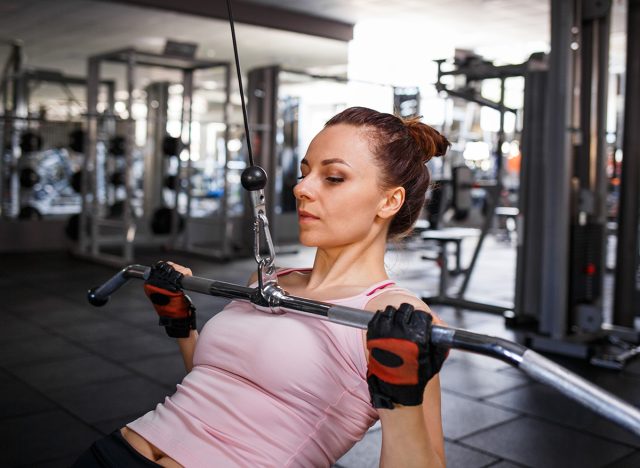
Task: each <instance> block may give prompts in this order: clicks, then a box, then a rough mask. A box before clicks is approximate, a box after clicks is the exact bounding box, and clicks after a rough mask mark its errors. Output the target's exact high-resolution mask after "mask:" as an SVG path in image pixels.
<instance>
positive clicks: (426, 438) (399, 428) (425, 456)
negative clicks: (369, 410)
mask: <svg viewBox="0 0 640 468" xmlns="http://www.w3.org/2000/svg"><path fill="white" fill-rule="evenodd" d="M378 415H379V416H380V423H381V424H382V451H381V454H380V466H381V467H394V466H402V467H407V468H410V467H429V468H431V467H434V468H435V467H437V468H440V467H444V466H446V463H445V455H444V437H443V434H442V421H441V415H440V379H439V378H438V377H437V376H436V377H434V378H433V379H431V380H430V381H429V383H428V384H427V388H426V389H425V396H424V402H423V403H422V405H419V406H400V405H396V407H395V408H394V409H392V410H389V409H379V410H378Z"/></svg>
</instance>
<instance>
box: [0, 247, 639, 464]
mask: <svg viewBox="0 0 640 468" xmlns="http://www.w3.org/2000/svg"><path fill="white" fill-rule="evenodd" d="M489 244H490V243H489ZM487 249H494V251H493V252H491V253H490V255H488V256H487V258H488V260H487V261H486V262H485V266H484V268H485V271H484V272H482V273H479V274H478V278H479V279H478V280H477V281H474V287H473V288H471V291H470V292H471V293H474V292H475V293H478V292H479V293H483V292H484V293H485V294H489V296H490V297H494V298H497V299H502V300H504V299H510V297H511V295H512V284H508V282H509V281H512V273H508V274H506V276H505V273H504V272H505V271H511V269H512V266H513V265H511V264H509V262H512V260H513V256H512V254H511V253H509V250H505V249H507V248H506V247H504V246H502V247H500V246H499V245H498V244H495V245H493V246H491V245H490V246H489V247H487ZM403 255H404V257H403V256H402V255H396V256H395V257H394V258H392V259H391V260H390V265H389V267H390V270H391V273H392V275H394V277H396V279H397V280H398V282H399V283H400V284H401V285H404V286H406V287H409V288H410V289H414V290H416V292H419V291H420V288H422V287H423V288H424V289H428V290H431V291H434V290H435V289H436V288H437V278H438V273H437V268H436V267H435V265H434V264H433V263H431V262H426V261H421V260H420V257H419V255H417V254H403ZM407 255H408V257H407ZM401 257H402V258H401ZM169 258H170V259H174V260H176V261H178V262H181V263H183V264H186V265H189V266H190V267H191V268H192V269H193V270H194V273H195V274H196V275H198V276H204V277H207V278H215V279H219V280H222V281H230V282H236V283H241V284H244V283H246V280H247V278H248V275H249V273H250V272H251V271H252V270H253V269H254V263H253V261H251V260H239V261H235V262H230V263H225V264H216V263H214V262H211V261H208V260H206V259H203V258H201V257H200V258H198V257H190V256H185V255H177V254H166V253H161V252H146V253H144V254H141V255H139V258H137V259H136V260H137V262H139V263H143V264H151V263H152V262H153V261H154V260H159V259H169ZM310 258H311V257H310V256H309V253H308V252H302V253H301V254H298V255H290V256H283V257H281V259H280V260H281V261H280V263H281V264H282V265H296V264H297V265H300V264H301V262H303V261H307V263H305V264H306V265H308V264H309V262H310ZM496 262H497V263H498V264H500V262H502V268H499V267H498V268H496ZM505 262H506V263H505ZM481 263H482V262H481ZM0 265H2V268H1V269H0V292H1V294H0V297H2V299H3V301H2V305H1V306H0V324H1V325H0V326H1V328H2V332H1V333H0V388H1V392H0V395H1V396H2V398H0V440H2V450H0V466H2V467H4V466H7V467H14V466H15V467H22V466H30V467H43V468H44V467H47V468H53V467H66V466H69V465H70V464H71V463H72V462H73V460H75V458H76V457H77V456H78V454H79V453H81V452H82V451H84V450H85V449H86V448H87V447H88V446H89V445H90V444H91V443H92V442H93V441H94V440H95V439H97V438H99V437H101V436H102V435H104V434H107V433H109V432H111V431H113V430H114V429H116V428H119V427H121V426H123V425H124V424H125V423H126V422H128V421H131V420H133V419H134V418H137V417H138V416H140V415H141V414H143V413H144V412H146V411H148V410H150V409H152V408H153V407H154V406H155V405H156V404H157V403H158V402H160V401H161V400H162V399H163V398H164V396H165V395H168V394H171V393H172V392H173V390H174V388H175V385H176V384H177V383H178V382H179V381H180V379H181V378H182V377H183V375H184V370H183V367H182V360H181V358H180V355H179V352H178V349H177V346H176V345H175V343H174V342H173V341H172V340H171V339H169V338H168V337H166V335H165V334H164V331H163V330H162V329H161V328H160V327H158V326H157V321H156V318H155V314H154V312H153V310H152V309H150V307H149V306H148V304H147V300H146V298H145V297H144V294H143V293H142V288H141V284H140V283H139V282H136V281H133V282H130V283H129V284H127V285H126V286H124V287H123V288H122V289H121V290H120V291H119V292H118V293H117V294H116V295H114V296H113V297H112V300H111V301H110V303H109V304H108V305H107V306H105V307H103V308H95V307H92V306H90V305H89V304H88V303H87V302H86V298H85V296H86V291H87V289H88V288H89V287H92V286H94V285H97V284H99V283H101V282H103V281H105V280H106V279H108V278H109V277H110V276H111V275H113V274H114V273H115V272H116V270H115V269H114V268H111V267H106V266H101V265H97V264H93V263H88V262H85V261H80V260H78V259H75V258H73V257H70V256H69V255H67V254H66V253H63V252H60V253H43V254H5V255H0ZM482 268H483V267H480V266H479V270H482ZM501 275H502V276H501ZM509 275H511V277H510V276H509ZM504 281H506V282H507V283H504ZM500 284H501V286H500V287H498V286H497V285H500ZM492 291H493V292H492ZM492 294H493V295H492ZM194 301H195V302H196V304H197V305H198V311H199V322H200V323H199V326H202V324H204V322H205V321H206V320H207V319H208V318H210V317H211V316H212V315H213V314H214V313H215V312H216V311H218V310H220V308H221V307H222V306H223V305H224V304H225V301H224V300H221V299H217V298H213V297H206V296H197V297H194ZM434 310H436V311H437V312H438V313H439V314H440V315H441V316H442V318H443V319H444V320H445V321H447V322H448V324H449V325H451V326H456V327H461V328H467V329H470V330H474V331H479V332H482V333H488V334H493V335H499V336H504V337H506V338H512V335H511V332H510V331H509V330H506V329H505V327H504V323H503V320H502V318H500V317H497V316H493V315H489V314H484V313H479V312H471V311H465V312H464V313H456V312H455V311H454V310H452V309H448V308H443V307H434ZM550 357H552V358H553V359H554V360H556V361H559V362H561V363H562V364H563V365H566V366H567V367H569V368H570V369H572V370H574V371H576V372H578V373H579V374H580V375H582V376H584V377H586V378H587V379H589V380H591V381H593V382H595V383H597V384H598V385H601V386H602V387H604V388H606V389H607V390H610V391H611V392H613V393H614V394H616V395H619V396H621V397H623V398H625V399H626V400H628V401H630V402H632V403H633V404H635V405H637V406H640V362H639V361H640V360H639V361H636V362H634V363H632V364H630V365H629V366H628V367H627V368H626V369H625V370H624V371H621V372H615V371H607V370H603V369H598V368H594V367H591V366H589V365H588V364H585V363H583V362H579V361H575V360H571V359H568V358H559V357H553V356H550ZM441 377H442V387H443V400H442V401H443V423H444V430H445V436H446V451H447V459H448V466H449V467H453V468H456V467H462V468H474V467H489V466H491V467H500V468H509V467H518V466H527V467H545V468H551V467H562V468H568V467H576V468H577V467H579V468H588V467H612V468H613V467H615V468H622V467H629V468H632V467H640V438H638V437H636V436H633V435H631V434H630V433H628V432H626V431H625V430H623V429H621V428H619V427H617V426H615V425H613V424H612V423H609V422H608V421H606V420H604V419H602V418H601V417H598V416H596V415H594V414H593V413H591V412H590V411H588V410H586V409H584V408H582V407H581V406H579V405H577V404H576V403H574V402H572V401H570V400H568V399H567V398H565V397H564V396H562V395H560V394H559V393H557V392H556V391H555V390H553V389H550V388H547V387H544V386H542V385H540V384H538V383H535V382H533V381H531V380H529V379H528V378H527V377H526V376H524V375H523V374H521V373H520V372H519V371H518V370H516V369H513V368H511V367H509V366H508V365H507V364H504V363H502V362H500V361H496V360H492V359H490V358H486V357H482V356H477V355H472V354H468V353H463V352H460V351H453V352H452V353H451V356H450V358H449V360H448V361H447V364H446V365H445V367H444V369H443V371H442V373H441ZM380 438H381V434H380V429H379V426H374V428H373V429H372V430H370V431H369V432H368V433H367V435H366V436H365V438H364V439H363V440H362V441H361V442H360V443H358V444H357V445H356V446H355V447H354V448H353V449H352V450H351V451H350V452H349V453H348V454H346V455H345V456H344V457H343V458H342V459H341V460H339V461H338V464H337V466H339V467H343V468H364V467H374V466H378V456H379V450H380ZM211 466H215V462H212V465H211Z"/></svg>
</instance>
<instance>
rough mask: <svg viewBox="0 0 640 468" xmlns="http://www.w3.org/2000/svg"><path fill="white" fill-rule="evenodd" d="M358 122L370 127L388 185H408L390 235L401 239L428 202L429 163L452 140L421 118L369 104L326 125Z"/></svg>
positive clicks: (335, 117) (341, 114)
mask: <svg viewBox="0 0 640 468" xmlns="http://www.w3.org/2000/svg"><path fill="white" fill-rule="evenodd" d="M338 124H347V125H354V126H356V127H364V128H366V129H367V130H369V135H370V137H371V150H372V152H373V154H374V156H375V158H376V162H377V163H378V165H379V166H380V168H381V169H382V184H383V186H384V187H385V188H390V187H404V189H405V201H404V204H403V205H402V207H401V208H400V210H399V211H398V212H397V213H396V215H395V216H394V217H393V219H392V220H391V224H390V226H389V232H388V234H387V236H388V237H389V238H390V239H394V238H401V237H403V236H405V235H407V234H409V233H410V232H411V229H412V228H413V225H414V224H415V222H416V221H417V219H418V216H420V211H421V210H422V207H423V205H424V202H425V197H426V193H427V189H428V188H429V183H430V182H431V174H430V173H429V169H428V168H427V166H426V165H425V164H426V163H427V162H429V160H430V159H431V158H432V157H434V156H442V155H444V154H445V153H446V152H447V149H448V148H449V146H451V143H449V140H447V139H446V138H445V137H444V136H442V135H441V134H440V132H438V131H437V130H435V129H433V128H431V127H430V126H428V125H426V124H423V123H422V122H420V117H414V118H410V119H402V118H400V117H396V116H395V115H391V114H387V113H384V112H378V111H375V110H373V109H368V108H366V107H350V108H348V109H345V110H344V111H342V112H340V113H339V114H337V115H335V116H334V117H332V118H331V119H330V120H329V121H328V122H327V123H326V124H325V126H326V127H330V126H332V125H338Z"/></svg>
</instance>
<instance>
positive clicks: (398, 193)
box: [378, 187, 405, 219]
mask: <svg viewBox="0 0 640 468" xmlns="http://www.w3.org/2000/svg"><path fill="white" fill-rule="evenodd" d="M404 195H405V191H404V187H395V188H392V189H389V190H387V191H386V192H385V198H384V199H383V200H382V203H381V205H380V208H379V209H378V216H380V217H381V218H383V219H388V218H391V217H392V216H394V215H395V214H396V213H397V212H398V211H399V210H400V208H401V207H402V205H403V204H404Z"/></svg>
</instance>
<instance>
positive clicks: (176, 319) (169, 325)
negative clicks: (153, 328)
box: [144, 262, 196, 338]
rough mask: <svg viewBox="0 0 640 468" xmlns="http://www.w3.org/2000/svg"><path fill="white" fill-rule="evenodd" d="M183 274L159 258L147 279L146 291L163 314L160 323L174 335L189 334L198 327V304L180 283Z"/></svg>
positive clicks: (155, 306) (185, 335)
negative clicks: (195, 303) (184, 290)
mask: <svg viewBox="0 0 640 468" xmlns="http://www.w3.org/2000/svg"><path fill="white" fill-rule="evenodd" d="M183 276H184V275H183V274H182V273H180V272H178V271H176V270H175V269H174V268H173V267H172V266H171V265H169V264H168V263H166V262H158V263H156V264H155V265H154V266H153V267H152V268H151V272H150V274H149V278H148V279H147V280H146V281H145V283H144V292H145V294H146V295H147V297H148V298H149V300H151V303H152V304H153V307H154V309H155V310H156V312H157V314H158V316H159V317H160V320H159V324H160V325H161V326H163V327H164V328H165V331H166V332H167V335H169V336H170V337H172V338H186V337H188V336H189V333H190V331H191V330H195V329H196V308H195V306H194V305H193V303H192V302H191V299H190V298H189V296H187V295H186V294H185V293H184V292H183V291H182V288H181V286H180V281H181V280H182V277H183Z"/></svg>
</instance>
